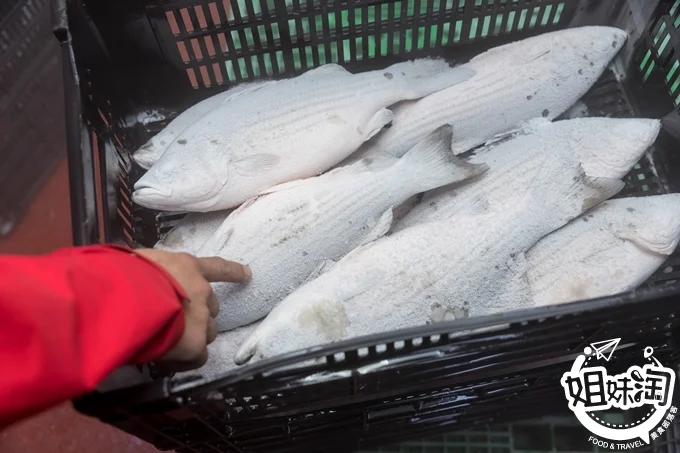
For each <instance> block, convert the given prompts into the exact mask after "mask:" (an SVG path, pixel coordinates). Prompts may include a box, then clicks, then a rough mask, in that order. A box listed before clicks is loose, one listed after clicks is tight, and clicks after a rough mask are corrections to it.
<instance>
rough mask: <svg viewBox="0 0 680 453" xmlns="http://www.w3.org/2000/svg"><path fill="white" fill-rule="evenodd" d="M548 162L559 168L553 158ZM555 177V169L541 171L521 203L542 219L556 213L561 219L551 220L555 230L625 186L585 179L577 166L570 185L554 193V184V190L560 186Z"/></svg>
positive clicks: (617, 181)
mask: <svg viewBox="0 0 680 453" xmlns="http://www.w3.org/2000/svg"><path fill="white" fill-rule="evenodd" d="M548 162H549V163H548V165H560V164H559V162H557V160H556V159H549V160H548ZM558 168H560V167H558ZM560 171H561V170H560ZM555 175H556V173H555V169H552V170H550V169H548V167H546V168H544V169H543V170H541V171H540V172H539V174H538V175H537V177H536V178H535V179H534V181H533V182H532V183H531V185H530V187H529V188H528V191H527V196H526V197H525V198H524V200H523V203H524V205H525V206H528V208H529V209H530V210H532V212H534V213H535V215H540V216H544V217H545V215H546V213H548V212H556V214H557V215H559V216H561V217H560V218H555V219H553V221H555V222H557V223H556V225H559V226H557V228H560V227H561V226H563V225H565V224H567V223H568V222H571V221H572V220H574V219H575V218H577V217H579V216H580V215H582V214H585V213H586V212H588V211H590V210H591V209H592V208H594V207H596V206H598V205H599V204H601V203H602V202H604V201H606V200H608V199H609V198H611V197H613V196H614V195H616V194H617V193H619V192H620V191H621V190H622V189H623V188H624V186H625V184H624V183H623V181H621V180H620V179H611V178H595V177H591V176H588V175H586V173H585V171H584V170H583V167H582V166H581V165H580V164H579V166H578V171H577V173H576V175H575V176H574V178H573V181H572V183H571V186H569V187H564V189H563V190H562V189H560V190H555V189H556V186H555V184H557V187H560V185H561V184H564V181H562V180H561V177H560V178H557V179H556V178H555ZM554 206H559V207H560V209H559V210H557V211H555V210H554V209H553V207H554Z"/></svg>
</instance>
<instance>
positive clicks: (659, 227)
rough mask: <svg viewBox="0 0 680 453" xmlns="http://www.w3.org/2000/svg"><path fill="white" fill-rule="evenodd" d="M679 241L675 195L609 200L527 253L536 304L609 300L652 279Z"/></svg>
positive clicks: (678, 199)
mask: <svg viewBox="0 0 680 453" xmlns="http://www.w3.org/2000/svg"><path fill="white" fill-rule="evenodd" d="M678 241H680V195H678V194H673V195H661V196H653V197H642V198H624V199H619V200H611V201H608V202H606V203H603V204H602V205H600V206H598V207H597V208H595V209H593V210H592V211H591V212H589V213H587V214H585V215H584V216H582V217H581V218H579V219H576V220H574V221H573V222H571V223H570V224H569V225H567V226H565V227H564V228H562V229H561V230H559V231H556V232H554V233H552V234H551V235H549V236H547V237H546V238H544V239H542V240H541V241H540V242H539V243H538V244H536V245H535V246H534V247H533V248H532V249H531V250H530V251H529V253H528V254H527V260H528V277H529V282H530V285H531V291H532V294H533V299H534V302H535V304H536V305H537V306H542V305H552V304H559V303H565V302H574V301H578V300H586V299H592V298H597V297H605V296H612V295H615V294H619V293H623V292H626V291H630V290H633V289H635V288H637V287H638V286H640V285H641V284H643V283H644V282H645V281H646V280H647V279H648V278H649V277H651V276H652V275H653V274H654V273H655V272H656V271H657V270H658V269H659V268H660V267H661V266H662V265H663V263H664V262H665V261H666V259H667V258H668V256H670V255H671V254H672V253H673V252H674V251H675V249H676V247H677V245H678Z"/></svg>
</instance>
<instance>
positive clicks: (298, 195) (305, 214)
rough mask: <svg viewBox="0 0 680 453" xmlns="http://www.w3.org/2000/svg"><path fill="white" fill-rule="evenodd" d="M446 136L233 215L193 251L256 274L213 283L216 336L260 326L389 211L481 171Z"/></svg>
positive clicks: (275, 191)
mask: <svg viewBox="0 0 680 453" xmlns="http://www.w3.org/2000/svg"><path fill="white" fill-rule="evenodd" d="M451 136H452V128H451V126H442V127H441V128H439V129H437V130H436V131H435V132H433V133H432V134H431V135H429V136H428V137H426V138H425V139H424V140H422V141H421V142H420V143H419V144H418V145H416V146H415V147H414V148H413V149H412V150H411V151H410V152H409V153H407V154H406V155H404V157H402V158H401V159H393V161H394V162H393V165H391V166H389V167H381V169H380V170H377V171H372V170H371V169H370V162H369V163H367V162H363V161H362V162H358V163H356V164H354V165H352V166H350V167H346V168H340V169H336V170H334V171H332V172H329V173H326V174H324V175H322V176H319V177H316V178H310V179H305V180H299V181H294V182H290V183H286V184H282V185H279V186H276V187H273V188H272V189H270V190H269V191H267V193H265V194H264V195H262V196H260V197H257V198H255V199H253V200H249V201H248V202H246V203H245V204H244V205H243V206H241V207H240V208H239V209H237V210H236V211H234V212H233V213H232V214H231V215H230V216H229V217H228V218H227V219H226V221H225V222H224V223H223V224H222V225H221V226H220V227H219V228H218V230H217V231H216V232H215V234H214V235H213V236H212V237H211V238H210V239H209V240H208V241H207V242H206V243H205V244H204V245H203V247H202V248H201V250H200V251H199V252H198V255H199V256H220V257H222V258H225V259H228V260H232V261H237V262H240V263H243V264H247V265H248V266H250V268H251V269H252V271H253V277H252V279H251V280H250V281H248V282H247V283H244V284H239V285H234V284H231V283H214V284H213V289H214V291H215V294H216V295H217V297H218V300H219V302H220V314H219V316H218V318H217V322H218V330H220V331H223V330H228V329H233V328H235V327H239V326H242V325H245V324H249V323H251V322H253V321H256V320H258V319H261V318H262V317H264V316H266V315H267V313H269V311H270V310H271V309H272V308H274V306H276V304H278V303H279V302H280V301H281V300H283V299H284V298H285V297H286V296H287V295H288V294H290V292H292V291H293V290H294V289H295V288H297V287H298V286H299V285H300V284H302V283H303V282H304V281H305V280H306V279H311V278H313V277H314V276H315V275H316V274H317V273H319V272H321V270H322V269H324V267H325V266H327V265H331V264H332V261H335V260H338V259H340V258H342V257H343V256H344V255H345V254H346V253H347V252H349V251H350V250H352V249H353V248H354V247H356V246H358V245H360V244H361V243H363V242H368V241H371V240H373V239H376V238H378V237H380V236H382V235H383V234H385V233H386V232H387V231H388V230H389V228H390V225H391V223H392V207H393V206H395V205H398V204H400V203H402V202H403V201H404V200H406V199H407V198H408V197H410V196H411V195H413V194H415V193H418V192H421V191H422V190H423V189H425V188H434V187H438V186H441V185H444V184H449V183H451V182H454V181H461V180H463V179H466V178H470V177H473V176H476V175H478V174H480V173H481V172H483V171H485V169H486V167H484V166H483V165H475V166H471V165H469V164H467V163H466V162H464V161H462V160H461V159H459V158H457V157H456V156H454V155H453V153H451V151H450V145H451Z"/></svg>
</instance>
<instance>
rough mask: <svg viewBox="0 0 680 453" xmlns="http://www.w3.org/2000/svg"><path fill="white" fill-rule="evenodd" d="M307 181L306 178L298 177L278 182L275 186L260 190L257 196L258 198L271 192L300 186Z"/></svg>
mask: <svg viewBox="0 0 680 453" xmlns="http://www.w3.org/2000/svg"><path fill="white" fill-rule="evenodd" d="M303 181H305V180H304V179H296V180H295V181H289V182H284V183H281V184H277V185H275V186H273V187H270V188H269V189H267V190H263V191H262V192H260V193H259V194H258V196H257V198H259V197H261V196H263V195H268V194H270V193H276V192H283V191H284V190H290V189H294V188H296V187H298V186H299V185H300V184H302V182H303Z"/></svg>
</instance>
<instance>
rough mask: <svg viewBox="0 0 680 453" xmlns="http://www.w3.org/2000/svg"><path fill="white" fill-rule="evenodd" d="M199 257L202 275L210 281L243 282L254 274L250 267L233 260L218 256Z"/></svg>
mask: <svg viewBox="0 0 680 453" xmlns="http://www.w3.org/2000/svg"><path fill="white" fill-rule="evenodd" d="M197 259H198V268H199V271H200V272H201V275H203V277H205V279H206V280H208V281H209V282H232V283H241V282H245V281H248V280H249V279H250V277H251V276H252V275H253V273H252V272H251V270H250V268H249V267H247V266H244V265H243V264H239V263H235V262H233V261H227V260H224V259H222V258H218V257H210V258H197Z"/></svg>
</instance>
